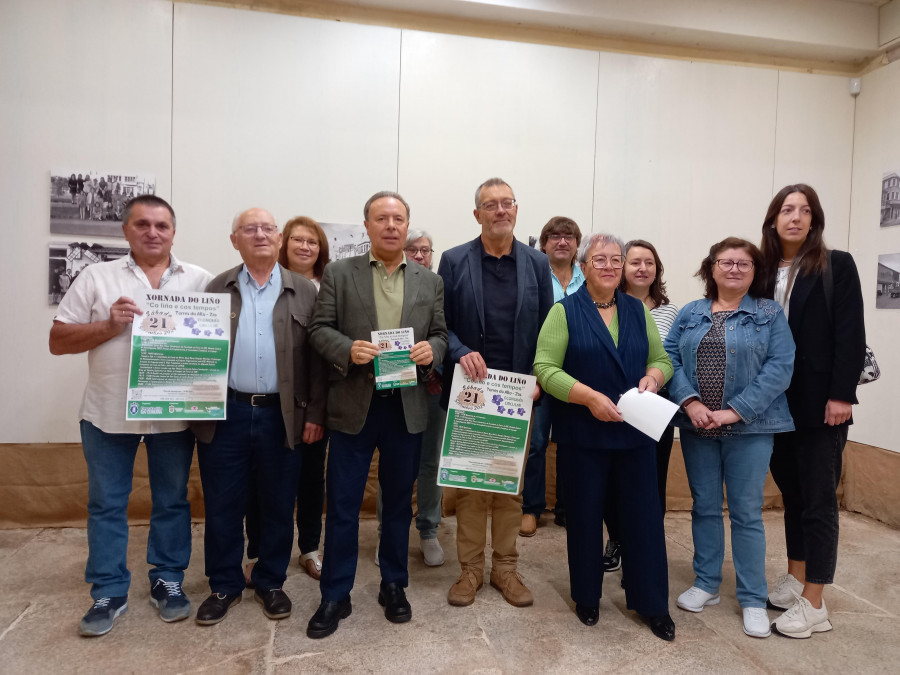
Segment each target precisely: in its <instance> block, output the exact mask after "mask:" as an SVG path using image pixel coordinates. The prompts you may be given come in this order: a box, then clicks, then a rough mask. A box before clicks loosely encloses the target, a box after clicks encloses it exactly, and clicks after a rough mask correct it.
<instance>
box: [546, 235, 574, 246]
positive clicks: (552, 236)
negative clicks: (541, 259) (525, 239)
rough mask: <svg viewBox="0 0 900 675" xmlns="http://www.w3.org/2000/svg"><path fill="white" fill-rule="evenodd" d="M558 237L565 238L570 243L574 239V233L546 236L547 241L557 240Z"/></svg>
mask: <svg viewBox="0 0 900 675" xmlns="http://www.w3.org/2000/svg"><path fill="white" fill-rule="evenodd" d="M560 239H565V240H566V241H567V242H569V243H570V244H571V243H572V242H573V241H575V235H574V234H551V235H550V236H548V237H547V241H559V240H560Z"/></svg>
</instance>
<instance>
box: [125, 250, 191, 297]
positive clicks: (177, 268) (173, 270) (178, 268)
mask: <svg viewBox="0 0 900 675" xmlns="http://www.w3.org/2000/svg"><path fill="white" fill-rule="evenodd" d="M125 267H126V268H128V269H130V270H131V271H132V272H134V271H135V270H138V269H140V265H138V264H137V263H136V262H135V261H134V256H133V255H132V254H131V251H128V255H127V256H125ZM141 272H143V270H141ZM179 272H184V267H182V265H181V262H180V261H179V260H178V258H176V257H175V254H174V253H171V252H170V253H169V266H168V268H166V271H165V272H163V274H162V276H161V277H160V279H159V287H160V288H162V287H163V286H164V285H165V284H166V282H167V281H168V280H169V279H171V278H172V276H173V275H174V274H177V273H179Z"/></svg>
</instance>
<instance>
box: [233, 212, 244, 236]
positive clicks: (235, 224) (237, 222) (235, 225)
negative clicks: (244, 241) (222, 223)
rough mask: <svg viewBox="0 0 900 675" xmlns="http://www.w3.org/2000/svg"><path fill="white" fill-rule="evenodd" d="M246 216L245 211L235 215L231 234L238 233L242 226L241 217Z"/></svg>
mask: <svg viewBox="0 0 900 675" xmlns="http://www.w3.org/2000/svg"><path fill="white" fill-rule="evenodd" d="M242 215H244V212H243V211H238V212H237V213H236V214H234V218H233V219H232V221H231V234H234V233H235V232H237V229H238V226H239V225H240V224H241V216H242Z"/></svg>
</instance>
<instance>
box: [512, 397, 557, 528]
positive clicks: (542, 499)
mask: <svg viewBox="0 0 900 675" xmlns="http://www.w3.org/2000/svg"><path fill="white" fill-rule="evenodd" d="M549 442H550V401H549V400H548V398H547V397H546V396H545V397H544V400H542V401H541V405H536V406H534V418H533V420H532V423H531V441H530V442H529V445H528V459H527V461H526V462H525V480H524V481H523V487H522V513H530V514H532V515H534V516H535V517H537V518H540V517H541V514H542V513H543V512H544V509H546V508H547V444H548V443H549ZM558 456H559V449H558V448H557V457H558ZM557 461H558V460H557ZM556 475H557V477H558V476H559V468H558V466H557V473H556ZM559 488H560V480H559V478H557V480H556V508H554V511H555V512H556V513H558V514H559V513H562V514H564V513H565V509H564V507H563V505H562V499H560V497H561V495H560V492H559Z"/></svg>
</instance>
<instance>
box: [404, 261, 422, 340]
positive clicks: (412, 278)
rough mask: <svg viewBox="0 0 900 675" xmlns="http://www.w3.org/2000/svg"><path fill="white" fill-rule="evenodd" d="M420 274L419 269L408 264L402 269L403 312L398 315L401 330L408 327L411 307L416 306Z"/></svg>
mask: <svg viewBox="0 0 900 675" xmlns="http://www.w3.org/2000/svg"><path fill="white" fill-rule="evenodd" d="M420 272H421V270H420V269H417V268H415V267H414V266H413V265H410V264H407V265H406V266H405V267H404V268H403V311H402V312H401V313H400V327H401V328H406V327H408V326H409V325H410V322H409V315H410V314H411V313H412V310H413V307H415V306H416V298H418V297H419V287H420V285H421V281H422V277H421V276H420V274H419V273H420ZM414 339H415V338H414Z"/></svg>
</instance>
